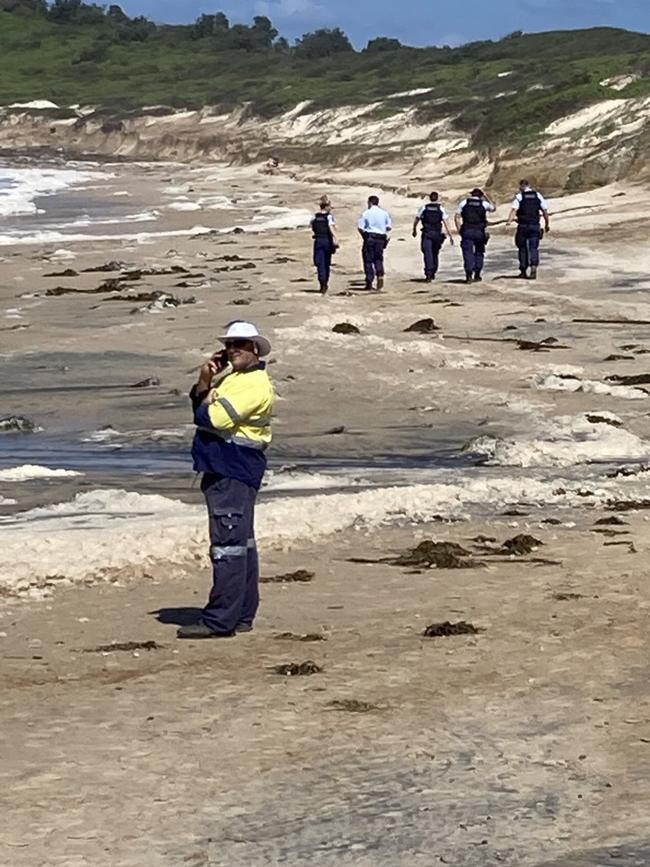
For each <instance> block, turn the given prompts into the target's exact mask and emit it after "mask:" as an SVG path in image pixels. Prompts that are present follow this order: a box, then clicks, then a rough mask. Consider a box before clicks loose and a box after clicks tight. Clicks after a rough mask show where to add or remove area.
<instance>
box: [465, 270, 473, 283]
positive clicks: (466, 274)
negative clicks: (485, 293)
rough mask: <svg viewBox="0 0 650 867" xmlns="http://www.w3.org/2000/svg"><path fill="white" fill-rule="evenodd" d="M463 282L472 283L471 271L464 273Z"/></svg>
mask: <svg viewBox="0 0 650 867" xmlns="http://www.w3.org/2000/svg"><path fill="white" fill-rule="evenodd" d="M465 282H466V283H471V282H472V272H471V271H465Z"/></svg>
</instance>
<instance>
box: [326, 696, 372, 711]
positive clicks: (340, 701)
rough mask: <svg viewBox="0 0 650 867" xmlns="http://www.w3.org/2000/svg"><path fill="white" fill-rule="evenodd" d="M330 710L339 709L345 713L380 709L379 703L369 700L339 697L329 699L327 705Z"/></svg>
mask: <svg viewBox="0 0 650 867" xmlns="http://www.w3.org/2000/svg"><path fill="white" fill-rule="evenodd" d="M326 707H327V708H328V710H338V711H343V712H344V713H372V712H373V711H375V710H380V708H379V707H378V705H376V704H371V703H370V702H369V701H358V700H357V699H356V698H337V699H334V700H333V701H329V702H328V703H327V705H326Z"/></svg>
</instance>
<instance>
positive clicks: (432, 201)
mask: <svg viewBox="0 0 650 867" xmlns="http://www.w3.org/2000/svg"><path fill="white" fill-rule="evenodd" d="M448 220H449V215H448V214H447V211H445V209H444V208H443V207H442V205H441V204H440V202H439V201H438V193H435V192H434V193H431V194H430V195H429V201H428V202H427V203H426V205H422V207H421V208H420V209H419V210H418V212H417V214H416V215H415V220H414V221H413V237H414V238H417V234H418V223H421V224H422V240H421V242H420V249H421V250H422V255H423V257H424V278H425V280H426V282H427V283H430V282H431V281H432V280H435V279H436V274H437V273H438V264H439V259H440V249H441V247H442V245H443V244H444V242H445V238H446V237H448V238H449V243H450V244H451V245H452V246H453V243H454V239H453V237H452V234H451V228H450V227H449V223H448ZM443 226H444V228H445V229H446V230H447V235H445V234H443V231H442V229H443Z"/></svg>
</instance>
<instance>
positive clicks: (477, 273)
mask: <svg viewBox="0 0 650 867" xmlns="http://www.w3.org/2000/svg"><path fill="white" fill-rule="evenodd" d="M474 282H475V283H482V282H483V278H482V277H481V272H480V271H474Z"/></svg>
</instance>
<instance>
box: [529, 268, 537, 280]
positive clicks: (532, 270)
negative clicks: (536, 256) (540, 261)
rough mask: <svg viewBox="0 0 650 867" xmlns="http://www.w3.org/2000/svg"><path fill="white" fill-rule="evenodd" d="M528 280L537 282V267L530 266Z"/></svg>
mask: <svg viewBox="0 0 650 867" xmlns="http://www.w3.org/2000/svg"><path fill="white" fill-rule="evenodd" d="M528 279H529V280H537V265H531V266H530V277H529V278H528Z"/></svg>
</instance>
